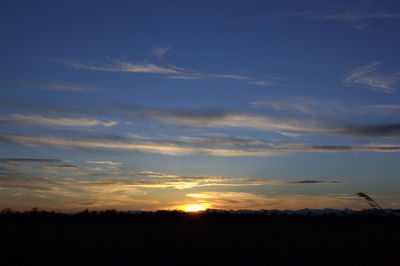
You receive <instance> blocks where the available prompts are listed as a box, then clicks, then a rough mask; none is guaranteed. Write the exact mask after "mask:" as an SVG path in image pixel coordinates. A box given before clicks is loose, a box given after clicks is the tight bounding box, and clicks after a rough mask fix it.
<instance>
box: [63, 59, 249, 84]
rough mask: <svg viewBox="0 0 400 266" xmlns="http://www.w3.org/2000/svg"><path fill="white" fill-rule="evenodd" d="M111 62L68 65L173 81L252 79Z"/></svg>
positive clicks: (149, 65)
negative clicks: (151, 75) (151, 76)
mask: <svg viewBox="0 0 400 266" xmlns="http://www.w3.org/2000/svg"><path fill="white" fill-rule="evenodd" d="M111 61H112V63H108V64H103V65H88V64H79V63H68V64H67V65H69V66H70V67H72V68H75V69H80V70H92V71H106V72H126V73H143V74H161V75H164V77H166V78H172V79H197V78H221V79H238V80H250V79H251V78H250V77H246V76H242V75H235V74H220V73H202V72H198V71H193V70H188V69H185V68H181V67H176V66H159V65H155V64H149V63H131V62H127V61H123V60H119V59H113V60H111Z"/></svg>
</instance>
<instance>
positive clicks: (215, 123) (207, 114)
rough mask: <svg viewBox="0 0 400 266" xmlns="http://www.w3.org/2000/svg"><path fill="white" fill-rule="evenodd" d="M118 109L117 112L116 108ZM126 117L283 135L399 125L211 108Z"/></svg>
mask: <svg viewBox="0 0 400 266" xmlns="http://www.w3.org/2000/svg"><path fill="white" fill-rule="evenodd" d="M117 112H118V111H117ZM121 114H125V115H127V116H129V115H132V116H136V117H144V118H147V119H153V120H157V121H160V122H162V123H166V124H174V125H180V126H187V127H213V128H222V127H232V128H249V129H257V130H262V131H269V132H275V133H279V134H283V135H288V136H289V135H302V134H308V135H328V136H329V135H330V136H376V137H399V136H400V124H399V123H388V124H381V125H379V124H377V125H352V124H351V123H348V124H347V123H343V122H341V123H339V122H335V121H329V120H326V119H325V120H324V119H310V118H299V117H282V116H272V115H258V114H250V113H239V112H230V111H212V110H176V111H175V110H157V109H153V110H139V111H133V112H130V111H122V113H121Z"/></svg>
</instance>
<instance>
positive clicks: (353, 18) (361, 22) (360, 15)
mask: <svg viewBox="0 0 400 266" xmlns="http://www.w3.org/2000/svg"><path fill="white" fill-rule="evenodd" d="M309 18H311V19H318V20H337V21H343V22H345V23H347V24H348V25H349V26H351V27H353V28H355V29H357V30H361V31H362V30H366V29H368V23H369V22H371V21H372V20H382V19H400V13H392V12H388V11H386V10H378V11H377V10H363V9H359V8H354V7H352V8H347V9H345V10H343V11H341V12H337V13H326V14H319V15H317V14H313V15H311V16H309Z"/></svg>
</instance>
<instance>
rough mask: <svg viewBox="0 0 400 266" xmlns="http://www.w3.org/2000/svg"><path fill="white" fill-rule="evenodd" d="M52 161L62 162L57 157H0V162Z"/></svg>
mask: <svg viewBox="0 0 400 266" xmlns="http://www.w3.org/2000/svg"><path fill="white" fill-rule="evenodd" d="M9 162H17V163H53V162H63V160H59V159H37V158H0V163H9Z"/></svg>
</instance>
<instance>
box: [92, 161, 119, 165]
mask: <svg viewBox="0 0 400 266" xmlns="http://www.w3.org/2000/svg"><path fill="white" fill-rule="evenodd" d="M86 163H91V164H105V165H111V166H119V165H121V164H122V163H119V162H112V161H86Z"/></svg>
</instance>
